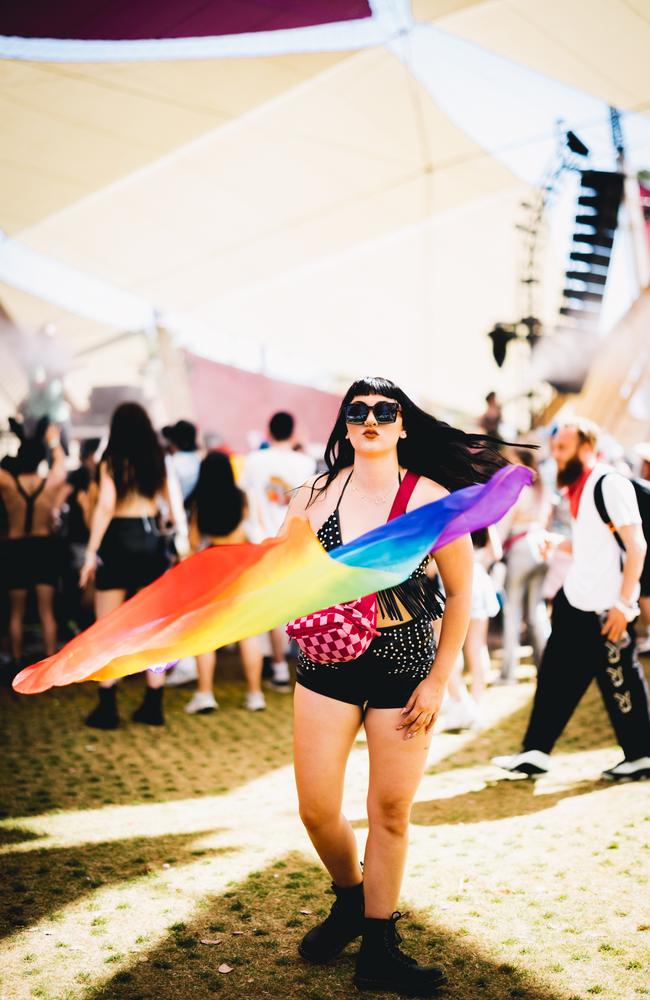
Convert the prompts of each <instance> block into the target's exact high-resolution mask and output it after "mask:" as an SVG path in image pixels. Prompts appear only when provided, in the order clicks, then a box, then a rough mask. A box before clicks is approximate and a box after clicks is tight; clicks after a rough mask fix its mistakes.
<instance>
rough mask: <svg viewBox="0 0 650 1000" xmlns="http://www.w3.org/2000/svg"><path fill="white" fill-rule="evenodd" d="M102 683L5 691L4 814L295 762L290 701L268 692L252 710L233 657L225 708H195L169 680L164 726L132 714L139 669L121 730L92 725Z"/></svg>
mask: <svg viewBox="0 0 650 1000" xmlns="http://www.w3.org/2000/svg"><path fill="white" fill-rule="evenodd" d="M96 688H97V686H96V685H95V684H93V683H88V684H72V685H70V686H69V687H67V688H57V689H54V690H52V691H47V692H45V693H44V694H41V695H33V696H26V695H20V696H19V695H15V694H14V693H12V692H9V691H8V690H7V689H2V690H0V715H2V718H3V725H2V732H1V733H0V818H8V817H20V816H33V815H39V814H42V813H45V812H50V811H53V810H58V809H63V810H72V809H96V808H98V807H101V806H104V805H127V804H128V805H131V804H137V803H141V802H142V803H144V802H165V801H171V800H175V799H186V798H192V797H194V796H197V795H201V796H204V795H217V794H221V793H224V792H228V791H231V790H232V789H233V788H237V787H239V786H241V785H244V784H247V783H248V782H249V781H252V780H253V779H255V778H259V777H261V776H262V775H264V774H265V773H267V772H268V771H271V770H275V769H276V768H279V767H283V766H286V765H287V764H288V763H290V761H291V731H292V723H291V701H292V699H291V698H290V697H288V696H287V695H282V694H277V693H275V692H269V693H268V695H267V704H268V709H267V711H266V712H255V713H252V712H247V711H245V710H244V709H243V708H242V702H243V696H244V690H245V689H244V685H243V682H242V681H241V671H240V670H239V664H238V661H237V659H236V658H235V657H234V656H233V655H230V654H226V655H224V656H223V657H221V658H220V662H219V667H218V672H217V682H216V685H215V693H216V696H217V700H218V701H219V704H220V706H221V708H220V710H219V711H218V712H214V713H213V714H211V715H202V716H196V715H192V716H190V715H187V713H186V712H185V711H184V706H185V704H186V703H187V701H189V698H190V696H191V693H192V690H193V688H192V687H191V686H190V687H184V688H174V687H172V688H167V689H166V690H165V714H166V718H167V725H166V726H165V727H163V728H162V729H153V730H152V728H151V727H149V726H142V725H137V724H134V723H132V722H131V721H130V719H131V713H132V711H133V709H134V708H135V707H136V706H137V705H138V704H139V702H140V700H141V698H142V694H143V689H144V682H143V680H142V678H141V677H133V678H127V679H126V680H124V681H121V682H120V684H119V689H118V695H117V698H118V705H119V711H120V715H121V718H122V720H123V723H122V726H121V728H119V729H118V730H116V731H113V732H101V731H97V730H91V729H88V728H87V727H86V726H84V725H83V719H84V717H85V716H86V715H87V714H88V712H89V711H90V710H91V708H92V707H94V705H95V700H96V697H97V693H96Z"/></svg>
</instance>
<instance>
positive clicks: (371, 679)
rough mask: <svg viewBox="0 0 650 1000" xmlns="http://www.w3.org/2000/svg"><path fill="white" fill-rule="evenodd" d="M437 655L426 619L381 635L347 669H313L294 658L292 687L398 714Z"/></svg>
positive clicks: (328, 666) (385, 630)
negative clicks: (296, 686)
mask: <svg viewBox="0 0 650 1000" xmlns="http://www.w3.org/2000/svg"><path fill="white" fill-rule="evenodd" d="M435 653H436V643H435V639H434V635H433V624H432V622H431V619H430V618H428V617H426V616H423V617H422V618H414V619H412V620H411V621H408V622H403V623H402V624H400V625H389V626H388V628H382V629H380V634H379V635H378V636H377V637H376V638H375V639H373V640H372V642H371V643H370V645H369V646H368V649H367V650H366V652H365V653H363V655H362V656H359V657H358V659H356V660H350V662H349V663H316V662H314V660H310V659H309V658H308V657H307V656H305V654H304V653H303V652H300V654H299V656H298V666H297V669H296V681H297V683H298V684H302V686H303V687H306V688H309V690H310V691H316V692H317V694H324V695H326V696H327V697H328V698H334V699H336V701H345V702H347V703H348V704H349V705H359V707H364V706H365V707H366V708H403V707H404V705H405V704H406V703H407V701H408V700H409V698H410V697H411V695H412V694H413V691H414V690H415V688H416V687H417V686H418V684H419V683H420V682H421V681H423V680H424V679H425V677H428V675H429V671H430V670H431V666H432V664H433V658H434V656H435Z"/></svg>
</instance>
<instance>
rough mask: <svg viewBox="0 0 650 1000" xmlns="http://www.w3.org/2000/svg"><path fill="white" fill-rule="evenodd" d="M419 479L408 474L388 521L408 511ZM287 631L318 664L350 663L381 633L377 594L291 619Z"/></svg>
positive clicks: (401, 485) (402, 483)
mask: <svg viewBox="0 0 650 1000" xmlns="http://www.w3.org/2000/svg"><path fill="white" fill-rule="evenodd" d="M418 479H419V476H416V475H415V474H414V473H412V472H407V473H406V475H405V476H404V479H403V480H402V482H401V483H400V488H399V490H398V491H397V496H396V497H395V500H394V501H393V506H392V507H391V511H390V514H389V515H388V520H389V521H392V520H393V519H394V518H396V517H399V516H400V515H401V514H405V513H406V507H407V505H408V502H409V500H410V498H411V494H412V493H413V490H414V489H415V485H416V483H417V481H418ZM346 485H347V484H346ZM344 489H345V487H344ZM341 495H342V494H341ZM286 632H287V635H288V636H289V637H290V638H291V639H295V640H296V642H297V644H298V646H299V648H300V649H301V650H302V652H303V653H304V654H305V656H307V657H309V659H310V660H314V661H315V662H316V663H348V662H350V660H356V659H358V657H360V656H361V655H362V654H363V653H365V652H366V650H367V649H368V646H369V645H370V643H371V642H372V640H373V639H374V638H375V636H377V635H379V630H378V628H377V595H376V594H368V596H367V597H360V598H358V600H356V601H349V602H348V603H346V604H335V605H334V607H332V608H324V609H323V610H322V611H314V612H313V613H312V614H309V615H304V616H303V617H302V618H297V619H296V621H293V622H289V624H288V625H287V627H286Z"/></svg>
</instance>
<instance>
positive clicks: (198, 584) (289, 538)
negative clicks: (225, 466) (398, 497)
mask: <svg viewBox="0 0 650 1000" xmlns="http://www.w3.org/2000/svg"><path fill="white" fill-rule="evenodd" d="M531 481H532V473H531V472H530V471H529V470H528V469H525V468H524V467H523V466H519V465H510V466H506V467H505V468H503V469H500V470H499V471H498V472H497V473H496V474H495V475H494V476H493V477H492V478H491V479H490V480H489V481H488V482H487V483H484V484H481V485H477V486H468V487H465V488H464V489H461V490H457V491H456V492H455V493H451V494H449V496H446V497H443V498H442V499H440V500H436V501H435V502H434V503H430V504H426V505H425V506H424V507H419V508H417V509H416V510H413V511H411V512H410V513H408V514H404V515H402V517H398V518H396V519H395V520H394V521H390V522H389V523H388V524H385V525H382V526H381V527H380V528H376V529H375V530H373V531H369V532H367V533H366V534H365V535H362V536H361V537H360V538H356V539H355V540H354V541H353V542H350V543H349V544H348V545H343V546H341V547H339V548H337V549H335V550H334V551H332V552H325V550H324V549H323V547H322V545H321V544H320V542H319V541H318V539H317V537H316V535H315V534H314V532H313V531H312V529H311V528H310V526H309V525H308V524H307V523H306V522H305V521H303V520H301V519H297V518H296V519H294V520H292V521H291V522H290V523H289V525H288V527H287V529H286V530H285V532H284V533H283V534H282V535H280V536H279V537H278V538H270V539H267V540H266V541H264V542H262V543H261V544H259V545H253V544H245V545H221V546H215V547H214V548H211V549H207V550H206V551H204V552H199V553H197V554H196V555H193V556H191V557H190V558H189V559H186V560H185V561H184V562H182V563H180V564H179V565H178V566H175V567H174V568H173V569H171V570H169V571H168V572H167V573H165V574H164V576H161V577H160V578H159V579H158V580H156V581H155V582H154V583H152V584H150V586H148V587H145V588H144V590H141V591H140V592H139V593H137V594H136V595H135V596H134V597H132V598H131V599H130V600H129V601H126V603H125V604H123V605H122V606H121V607H119V608H117V609H116V610H115V611H113V612H112V613H111V614H109V615H107V616H106V617H105V618H101V619H99V620H98V621H96V622H95V624H94V625H91V626H90V628H88V629H86V631H85V632H82V633H81V634H80V635H78V636H75V638H74V639H72V641H71V642H69V643H68V644H67V645H66V646H64V647H63V649H61V650H60V651H59V652H58V653H56V654H55V655H54V656H50V657H48V658H47V659H45V660H41V661H40V662H39V663H35V664H34V665H33V666H31V667H27V668H26V669H25V670H22V671H21V672H20V673H19V674H18V675H17V676H16V678H15V679H14V682H13V686H14V688H15V690H16V691H20V692H21V693H23V694H36V693H38V692H40V691H46V690H48V688H51V687H54V686H61V685H64V684H71V683H73V682H77V681H87V680H96V681H100V680H109V679H112V678H116V677H126V676H127V675H128V674H134V673H137V672H138V671H141V670H146V669H147V668H149V667H152V666H155V665H158V664H161V663H163V664H164V663H169V662H172V661H174V660H178V659H180V658H181V657H183V656H192V655H196V654H197V653H205V652H208V651H210V650H213V649H218V648H219V647H221V646H225V645H227V644H228V643H231V642H236V641H238V640H239V639H243V638H245V637H246V636H249V635H258V634H259V633H261V632H265V631H268V629H271V628H275V627H277V626H279V625H283V624H285V623H286V622H288V621H291V620H292V619H294V618H300V617H301V616H302V615H306V614H310V613H311V612H313V611H318V610H319V609H320V608H326V607H330V606H331V605H333V604H340V603H342V602H344V601H351V600H354V599H355V598H357V597H363V596H364V595H366V594H371V593H374V592H375V591H377V590H384V589H385V588H387V587H392V586H396V585H397V584H398V583H402V582H403V581H404V580H405V579H406V578H407V577H408V576H409V575H410V574H411V573H412V572H413V570H414V569H415V568H416V566H418V564H419V563H420V562H421V561H422V559H423V558H424V557H425V556H426V555H427V554H428V553H429V552H434V551H435V550H436V549H440V548H442V547H443V546H444V545H448V544H449V543H450V542H452V541H454V540H455V539H456V538H459V537H460V536H461V535H465V534H467V533H468V532H471V531H477V530H478V529H479V528H484V527H486V526H487V525H489V524H493V523H494V522H495V521H498V520H500V518H502V517H503V515H504V514H505V513H506V511H507V510H508V509H509V508H510V507H511V506H512V504H513V503H514V502H515V500H516V499H517V497H518V496H519V493H520V491H521V489H522V488H523V487H524V486H526V485H528V484H529V483H530V482H531Z"/></svg>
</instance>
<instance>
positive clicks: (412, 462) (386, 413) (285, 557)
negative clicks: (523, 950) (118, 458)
mask: <svg viewBox="0 0 650 1000" xmlns="http://www.w3.org/2000/svg"><path fill="white" fill-rule="evenodd" d="M498 445H499V442H498V441H496V440H495V439H494V438H490V437H488V436H486V435H481V434H465V433H464V432H463V431H460V430H457V429H456V428H454V427H450V426H449V425H448V424H445V423H443V422H441V421H438V420H436V419H435V418H434V417H432V416H430V415H429V414H427V413H425V412H424V411H423V410H421V409H420V408H419V407H417V406H416V405H415V404H414V403H413V402H412V401H411V400H410V399H409V398H408V396H407V395H406V394H405V393H404V392H403V391H402V390H401V389H400V388H398V386H396V385H394V383H392V382H390V381H388V380H387V379H376V378H371V379H362V380H361V381H358V382H355V383H354V384H353V385H352V386H351V387H350V389H349V390H348V392H347V393H346V395H345V397H344V399H343V402H342V405H341V409H340V412H339V415H338V417H337V420H336V423H335V425H334V429H333V431H332V434H331V435H330V439H329V442H328V445H327V451H326V456H325V460H326V465H327V471H326V472H325V473H324V474H323V476H322V477H318V478H317V479H316V480H314V481H312V482H310V483H307V484H306V485H305V487H303V488H300V489H299V490H298V491H297V492H296V494H295V496H294V498H293V500H292V502H291V504H290V506H289V511H288V515H287V520H286V522H285V527H284V529H283V531H282V532H281V534H280V535H279V536H278V537H277V538H269V539H266V540H265V541H263V542H260V543H259V544H251V543H242V544H236V545H235V544H233V545H220V546H216V547H211V548H209V549H206V550H204V551H202V552H198V553H196V554H195V555H193V556H191V557H190V558H189V559H186V560H184V561H183V562H182V563H180V564H179V565H177V566H175V567H174V568H173V569H171V570H169V571H168V572H167V573H165V574H164V575H163V576H161V577H159V578H158V579H157V580H155V581H154V582H153V583H151V584H150V585H149V586H147V587H144V588H143V589H142V590H140V591H139V592H138V593H137V594H135V596H133V597H132V598H131V599H130V600H128V601H126V602H125V603H124V604H122V605H121V606H120V607H118V608H116V609H115V610H114V611H112V612H111V613H110V614H107V615H106V616H105V617H102V618H100V619H98V620H97V621H96V622H95V623H94V624H93V625H92V626H91V627H90V628H88V629H86V631H85V632H82V633H81V634H80V635H78V636H75V638H74V639H72V640H71V641H70V642H69V643H68V644H67V645H66V646H64V647H63V649H61V650H59V652H58V653H55V654H54V656H50V657H48V658H47V659H45V660H42V661H41V662H40V663H35V664H33V665H32V666H30V667H27V668H26V669H25V670H23V671H21V672H20V673H19V674H18V675H17V676H16V677H15V679H14V682H13V686H14V688H15V690H16V691H19V692H21V693H23V694H36V693H38V692H41V691H46V690H47V689H48V688H51V687H53V686H61V685H65V684H70V683H73V682H82V681H87V680H95V681H100V682H101V681H104V682H106V681H109V680H114V679H116V678H118V677H125V676H126V675H128V674H134V673H138V672H140V671H143V670H148V669H165V665H166V664H169V663H170V662H172V661H175V660H178V659H180V658H181V657H183V656H196V655H199V654H201V653H208V652H210V651H212V650H214V649H219V648H220V647H222V646H226V645H228V644H230V643H233V642H237V641H239V640H240V639H242V638H245V637H247V636H251V635H258V634H260V633H261V632H265V631H268V630H269V629H272V628H277V627H278V626H280V625H282V624H284V623H286V622H287V621H290V622H291V624H290V625H289V626H288V630H289V632H290V633H291V634H292V635H294V636H295V638H296V639H297V641H298V644H299V646H300V649H301V655H300V660H299V664H298V671H297V679H298V684H297V688H296V693H295V706H296V708H295V719H296V721H295V756H296V778H297V785H298V793H299V799H300V810H301V815H302V818H303V821H304V823H305V825H306V827H307V830H308V832H309V835H310V837H311V839H312V842H313V843H314V845H315V847H316V850H317V851H318V853H319V855H320V857H321V859H322V860H323V863H324V864H325V866H326V868H327V869H328V871H329V872H330V874H331V876H332V879H333V883H334V892H335V895H336V901H335V903H334V905H333V907H332V912H331V913H330V915H329V916H328V917H327V919H326V920H325V921H324V922H323V923H322V924H319V925H318V926H317V927H315V928H313V929H312V930H311V931H310V932H309V933H308V934H307V935H306V936H305V937H304V938H303V940H302V942H301V944H300V952H301V954H302V955H303V957H304V958H305V959H307V960H309V961H312V962H324V961H327V960H329V959H331V958H333V957H334V956H335V955H337V954H338V953H339V952H340V951H342V949H343V948H344V947H345V946H346V945H347V944H348V943H349V942H350V941H352V940H354V939H355V938H357V937H359V936H362V945H361V951H360V953H359V957H358V960H357V970H356V975H355V983H356V985H357V986H359V987H361V988H364V989H371V990H391V991H394V992H397V993H403V994H408V995H411V996H430V995H432V993H434V992H435V991H436V990H437V988H438V987H439V986H440V985H441V984H442V983H443V982H445V981H446V977H445V975H444V973H443V972H442V971H441V970H440V969H438V968H435V967H425V966H420V965H418V964H417V963H416V962H415V960H414V959H412V958H410V957H409V956H408V955H406V954H405V953H404V952H403V951H402V950H401V949H400V947H399V944H400V935H399V933H398V931H397V929H396V926H395V924H396V921H397V920H398V919H399V917H400V914H399V912H397V911H396V910H395V906H396V904H397V899H398V895H399V890H400V885H401V881H402V874H403V870H404V864H405V860H406V848H407V838H408V821H409V814H410V809H411V803H412V801H413V798H414V796H415V792H416V789H417V786H418V783H419V781H420V778H421V775H422V772H423V770H424V765H425V761H426V753H427V746H428V743H429V737H430V734H431V731H432V728H433V726H434V724H435V721H436V718H437V715H438V712H439V710H440V704H441V701H442V697H443V693H444V688H445V684H446V682H447V678H448V677H449V674H450V672H451V670H452V668H453V665H454V663H455V661H456V659H457V657H458V655H459V653H460V649H461V647H462V644H463V640H464V638H465V632H466V629H467V622H468V619H469V612H470V603H471V581H472V546H471V542H470V538H469V536H470V533H471V532H473V531H477V530H478V529H479V528H484V527H486V526H487V525H489V524H493V523H495V522H496V521H498V520H500V519H501V518H502V517H503V516H504V514H505V513H506V512H507V510H508V509H509V508H510V507H511V506H512V504H513V503H514V502H515V500H516V499H517V497H518V495H519V493H520V491H521V489H522V488H523V486H525V485H527V484H528V483H530V481H531V479H532V474H531V473H530V471H529V470H528V469H525V468H523V466H512V465H508V464H507V463H506V462H505V460H504V458H503V457H502V455H501V454H500V452H499V451H498ZM434 551H435V552H436V566H437V572H438V573H439V574H440V577H441V578H442V581H443V584H444V588H445V593H446V595H447V596H446V604H445V610H444V614H443V615H442V630H441V633H440V641H439V645H438V647H437V649H436V646H435V643H434V640H433V631H432V621H433V619H434V618H435V617H439V616H440V613H441V610H442V608H441V604H440V602H439V595H438V592H437V590H436V588H435V586H434V583H433V575H434V569H433V565H432V564H431V563H430V555H431V553H432V552H434ZM362 721H363V723H364V725H365V729H366V735H367V740H368V749H369V756H370V786H369V796H368V819H369V836H368V842H367V846H366V851H365V867H364V869H363V878H362V871H361V865H360V863H359V860H358V856H357V849H356V843H355V839H354V836H353V833H352V829H351V827H350V825H349V823H348V822H347V820H346V819H345V818H344V817H343V816H342V815H341V800H342V791H343V777H344V771H345V763H346V760H347V757H348V755H349V752H350V749H351V747H352V742H353V740H354V737H355V735H356V732H357V731H358V729H359V726H360V724H361V722H362Z"/></svg>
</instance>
